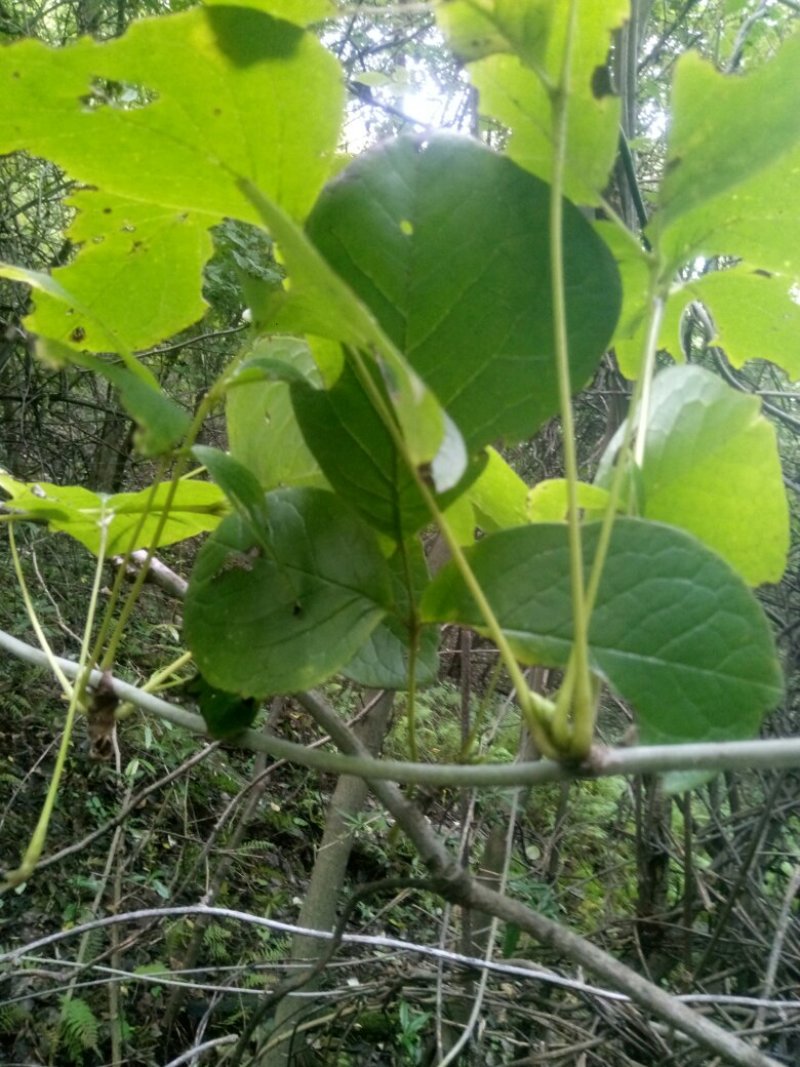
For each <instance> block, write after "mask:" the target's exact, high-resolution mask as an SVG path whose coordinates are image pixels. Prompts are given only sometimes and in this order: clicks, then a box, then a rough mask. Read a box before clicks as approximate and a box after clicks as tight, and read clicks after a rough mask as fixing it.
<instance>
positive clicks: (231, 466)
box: [192, 445, 269, 540]
mask: <svg viewBox="0 0 800 1067" xmlns="http://www.w3.org/2000/svg"><path fill="white" fill-rule="evenodd" d="M192 455H193V456H194V457H195V459H196V460H197V461H198V463H202V464H203V466H204V467H205V468H206V470H207V471H208V473H209V474H210V475H211V477H212V478H213V479H214V481H215V482H216V483H217V485H218V486H219V487H220V489H221V490H222V491H223V492H224V494H225V496H226V497H227V498H228V500H230V502H231V504H233V507H234V510H235V511H236V512H238V514H239V515H240V516H241V517H242V519H243V520H244V522H245V523H246V524H247V526H248V527H249V529H250V531H251V532H252V533H253V534H254V536H255V537H256V538H257V539H259V540H260V537H261V530H262V529H263V528H264V527H265V526H266V525H267V524H268V522H269V514H268V512H267V504H266V500H265V498H264V491H263V490H262V488H261V486H260V485H259V483H258V478H256V476H255V474H253V472H252V471H251V470H248V468H247V467H245V466H244V464H243V463H240V462H239V461H238V460H237V459H234V458H233V456H229V455H227V453H225V452H221V451H220V450H219V449H218V448H209V447H208V446H207V445H195V446H194V448H193V449H192Z"/></svg>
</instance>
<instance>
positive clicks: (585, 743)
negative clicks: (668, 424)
mask: <svg viewBox="0 0 800 1067" xmlns="http://www.w3.org/2000/svg"><path fill="white" fill-rule="evenodd" d="M650 289H651V292H650V299H649V300H648V306H649V308H650V314H649V319H648V322H647V328H646V330H645V341H644V352H643V354H642V369H641V373H640V375H639V377H638V378H637V380H636V385H635V386H634V390H633V396H632V397H631V403H630V407H629V409H628V415H627V418H626V419H625V428H624V430H623V433H622V443H621V444H620V447H619V450H618V452H617V456H616V462H615V466H614V473H613V476H612V479H611V488H610V489H609V493H608V500H607V501H606V506H605V510H604V512H603V518H602V522H601V527H600V536H599V537H598V539H597V548H596V549H595V554H594V559H593V560H592V569H591V572H590V574H589V582H588V584H587V586H586V612H587V617H589V618H590V617H591V613H592V611H593V609H594V605H595V601H596V600H597V593H598V590H599V588H600V581H601V579H602V577H603V568H604V567H605V562H606V558H607V557H608V549H609V545H610V544H611V534H612V532H613V529H614V521H615V519H616V517H617V513H618V511H619V507H620V502H621V499H622V489H623V486H624V483H625V477H626V475H630V473H631V471H630V465H629V462H628V459H629V457H630V455H631V444H632V442H633V437H634V430H635V432H636V451H635V454H634V456H633V462H634V463H635V465H636V467H640V466H641V465H642V461H643V459H644V445H645V440H646V436H647V422H648V411H649V401H650V395H651V388H652V380H653V374H654V371H655V359H656V347H657V344H658V335H659V332H660V330H661V322H662V319H663V316H664V298H663V296H662V295H661V294H660V293H659V291H658V278H657V265H656V264H655V262H654V263H653V265H652V280H651V285H650ZM595 715H596V712H595V711H594V710H593V712H592V716H591V720H589V719H588V718H587V719H584V720H582V721H580V722H578V723H576V726H575V747H576V749H577V750H578V751H582V752H588V751H589V748H590V746H591V743H592V738H593V736H594V719H595Z"/></svg>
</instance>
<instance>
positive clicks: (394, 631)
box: [342, 541, 439, 689]
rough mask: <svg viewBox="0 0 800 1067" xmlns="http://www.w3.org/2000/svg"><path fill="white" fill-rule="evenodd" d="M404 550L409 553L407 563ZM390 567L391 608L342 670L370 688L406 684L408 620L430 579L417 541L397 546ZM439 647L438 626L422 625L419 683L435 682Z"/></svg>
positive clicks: (417, 677)
mask: <svg viewBox="0 0 800 1067" xmlns="http://www.w3.org/2000/svg"><path fill="white" fill-rule="evenodd" d="M403 552H406V553H407V555H408V562H407V566H406V562H405V561H404V559H403ZM389 570H390V572H391V576H392V586H393V589H394V597H395V602H394V607H393V608H392V610H391V611H390V612H389V614H388V615H387V616H386V619H385V620H384V621H383V622H381V623H379V624H378V625H377V626H376V627H375V629H374V630H373V631H372V633H371V634H370V636H369V638H368V640H367V642H366V644H365V645H364V646H363V647H362V648H360V649H359V650H358V652H357V653H356V655H355V656H354V657H353V659H351V660H350V662H349V663H348V664H347V666H346V667H344V668H343V670H342V673H343V674H345V675H346V676H347V677H348V678H350V679H351V680H352V681H354V682H357V683H358V684H359V685H366V686H369V687H370V688H371V689H405V688H406V687H407V686H408V668H409V645H410V643H411V632H410V629H409V619H410V615H411V612H412V608H413V610H414V611H415V612H416V611H417V601H418V600H419V597H420V595H421V593H422V591H423V589H424V588H425V586H426V585H427V584H428V581H429V575H428V566H427V563H426V562H425V555H424V553H423V551H422V546H421V545H420V543H419V542H418V541H409V542H408V543H407V544H406V546H405V547H404V548H400V549H398V551H397V552H396V553H395V554H394V556H392V557H391V559H390V560H389ZM409 578H410V581H411V591H410V593H409ZM438 649H439V631H438V627H434V626H425V627H422V630H421V633H420V634H419V646H418V649H417V660H416V681H417V685H418V686H423V685H431V684H432V683H433V682H435V681H436V677H437V674H438V671H439V656H438Z"/></svg>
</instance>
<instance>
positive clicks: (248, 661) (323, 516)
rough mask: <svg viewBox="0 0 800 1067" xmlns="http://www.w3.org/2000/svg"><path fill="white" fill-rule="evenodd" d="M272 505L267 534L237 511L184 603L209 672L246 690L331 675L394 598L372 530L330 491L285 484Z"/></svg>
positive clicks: (198, 658)
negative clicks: (266, 548) (265, 547)
mask: <svg viewBox="0 0 800 1067" xmlns="http://www.w3.org/2000/svg"><path fill="white" fill-rule="evenodd" d="M266 509H267V512H268V514H269V523H268V525H265V526H264V527H263V528H262V529H260V531H259V534H260V537H257V536H255V534H254V533H253V532H252V531H251V529H250V528H249V527H248V524H247V523H245V522H244V520H243V519H242V518H241V517H240V516H239V515H233V516H231V517H229V518H228V519H226V520H225V522H223V523H222V525H221V526H220V527H219V529H218V530H217V531H216V533H215V534H214V535H213V536H212V537H211V538H210V539H209V541H208V542H207V543H206V544H205V545H204V546H203V548H202V549H201V551H200V554H199V555H198V557H197V562H196V564H195V567H194V570H193V572H192V577H191V581H190V583H189V591H188V593H187V597H186V604H185V612H184V627H185V634H186V640H187V642H188V645H189V647H190V649H191V650H192V654H193V655H194V658H195V662H196V663H197V665H198V667H199V669H200V671H201V672H202V674H203V676H204V677H205V678H206V679H207V680H208V682H210V684H211V685H213V686H215V687H217V688H220V689H225V690H227V691H229V692H235V693H240V694H241V695H242V696H267V695H269V694H273V693H291V692H294V691H296V690H298V689H305V688H307V687H308V686H312V685H316V684H318V683H319V682H322V681H324V680H325V679H326V678H328V677H330V675H332V674H333V673H334V672H335V671H337V670H339V669H340V668H341V667H343V666H344V665H345V664H346V663H347V662H349V660H351V659H352V658H353V656H354V655H355V654H356V652H357V651H358V649H359V648H361V646H362V645H363V644H364V642H365V641H366V639H367V637H368V636H369V635H370V633H371V632H372V631H373V630H374V629H375V627H376V626H377V625H378V623H379V622H380V621H381V619H382V618H383V616H384V615H385V614H386V611H387V610H388V609H389V608H390V607H391V600H392V596H391V582H390V578H389V572H388V568H387V565H386V562H385V560H384V558H383V556H382V555H381V552H380V549H379V548H378V544H377V541H376V540H375V536H374V534H373V533H372V532H371V531H370V530H369V528H368V527H367V526H365V525H364V524H363V523H362V522H361V520H360V519H359V518H358V517H357V516H356V515H355V514H353V513H352V512H351V511H350V510H349V508H347V507H346V506H345V505H344V504H343V503H341V501H339V500H338V499H337V498H336V497H335V496H333V495H332V494H331V493H327V492H324V491H323V490H319V489H278V490H275V491H274V492H271V493H268V494H267V495H266ZM261 540H265V541H266V543H267V544H268V546H269V549H270V552H269V554H268V555H265V554H264V552H263V551H262V549H261V544H260V541H261Z"/></svg>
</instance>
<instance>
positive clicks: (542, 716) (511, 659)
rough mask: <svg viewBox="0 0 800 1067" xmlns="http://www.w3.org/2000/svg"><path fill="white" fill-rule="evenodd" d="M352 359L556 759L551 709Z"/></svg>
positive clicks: (529, 717)
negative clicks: (526, 671) (530, 678)
mask: <svg viewBox="0 0 800 1067" xmlns="http://www.w3.org/2000/svg"><path fill="white" fill-rule="evenodd" d="M351 358H352V360H353V364H354V366H355V369H356V371H357V373H358V377H359V380H360V382H361V384H362V385H363V386H364V389H365V390H366V391H367V393H368V395H369V397H370V400H371V401H372V403H373V405H374V406H375V409H376V411H377V412H378V414H379V415H380V416H381V419H382V420H383V422H384V424H385V426H386V428H387V430H388V432H389V434H390V435H391V437H392V440H393V441H394V444H395V447H396V448H397V450H398V452H399V453H400V455H401V456H402V457H403V460H404V461H405V463H406V465H407V467H408V469H409V471H410V472H411V475H412V477H413V478H414V481H415V482H416V485H417V489H418V490H419V493H420V495H421V496H422V499H423V500H424V501H425V504H426V505H427V508H428V510H429V512H430V513H431V517H432V518H433V520H434V521H435V523H436V525H437V526H438V527H439V530H440V531H441V533H442V536H443V537H444V539H445V541H446V542H447V547H448V548H449V549H450V554H451V556H452V557H453V562H454V563H455V565H456V567H457V568H458V570H459V573H460V574H461V577H462V579H463V580H464V584H465V585H466V587H467V589H469V591H470V593H471V594H472V598H473V600H474V601H475V603H476V605H477V607H478V610H479V611H480V613H481V615H482V616H483V619H484V622H485V624H486V630H487V632H488V633H489V635H490V637H491V638H492V640H493V641H494V643H495V644H496V645H497V648H498V651H499V652H500V656H501V657H502V660H503V663H504V665H505V668H506V670H507V671H508V673H509V676H510V678H511V682H512V684H513V686H514V688H515V690H516V693H517V700H518V701H519V705H520V708H521V709H522V713H523V715H524V716H525V723H526V725H527V727H528V729H529V731H530V733H531V737H532V738H533V740H534V743H535V744H536V745H537V746H538V747H539V749H540V751H541V752H542V754H543V755H545V756H556V755H558V752H557V750H556V748H555V746H554V745H553V742H552V739H551V737H550V731H549V728H548V724H549V721H550V719H551V718H552V715H553V705H552V703H551V701H549V700H547V698H546V697H543V696H540V695H539V694H538V693H534V692H533V691H532V690H531V688H530V686H529V685H528V683H527V682H526V681H525V675H524V674H523V672H522V669H521V668H520V665H519V663H518V662H517V659H516V656H515V655H514V652H513V650H512V648H511V645H510V644H509V642H508V639H507V638H506V635H505V634H504V633H503V628H502V627H501V625H500V622H499V620H498V618H497V616H496V615H495V613H494V609H493V608H492V606H491V604H490V603H489V600H488V598H487V596H486V594H485V593H484V591H483V588H482V586H481V584H480V582H479V581H478V579H477V578H476V577H475V574H474V572H473V570H472V568H471V567H470V565H469V560H468V559H467V557H466V555H465V553H464V550H463V548H462V547H461V545H460V544H459V542H458V538H457V537H456V536H455V534H454V533H453V531H452V529H451V527H450V524H449V523H448V521H447V519H446V517H445V516H444V514H443V512H442V510H441V508H440V507H439V505H438V503H437V501H436V497H435V496H434V494H433V493H432V492H431V489H430V487H429V486H428V484H427V482H426V481H425V479H424V478H423V477H422V475H421V474H420V472H419V470H418V469H417V466H416V464H415V463H414V461H413V459H412V458H411V456H410V455H409V453H408V449H407V447H406V443H405V441H404V440H403V435H402V433H401V432H400V428H399V427H398V426H397V423H396V422H395V420H394V418H393V416H392V412H391V410H390V409H389V408H388V406H387V403H386V400H385V398H384V397H383V396H382V394H381V392H380V390H379V389H378V387H377V385H376V384H375V381H374V379H373V377H372V375H371V374H370V373H369V370H368V368H367V367H366V366H365V365H364V358H363V356H362V355H361V353H360V352H358V351H355V350H352V351H351Z"/></svg>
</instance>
